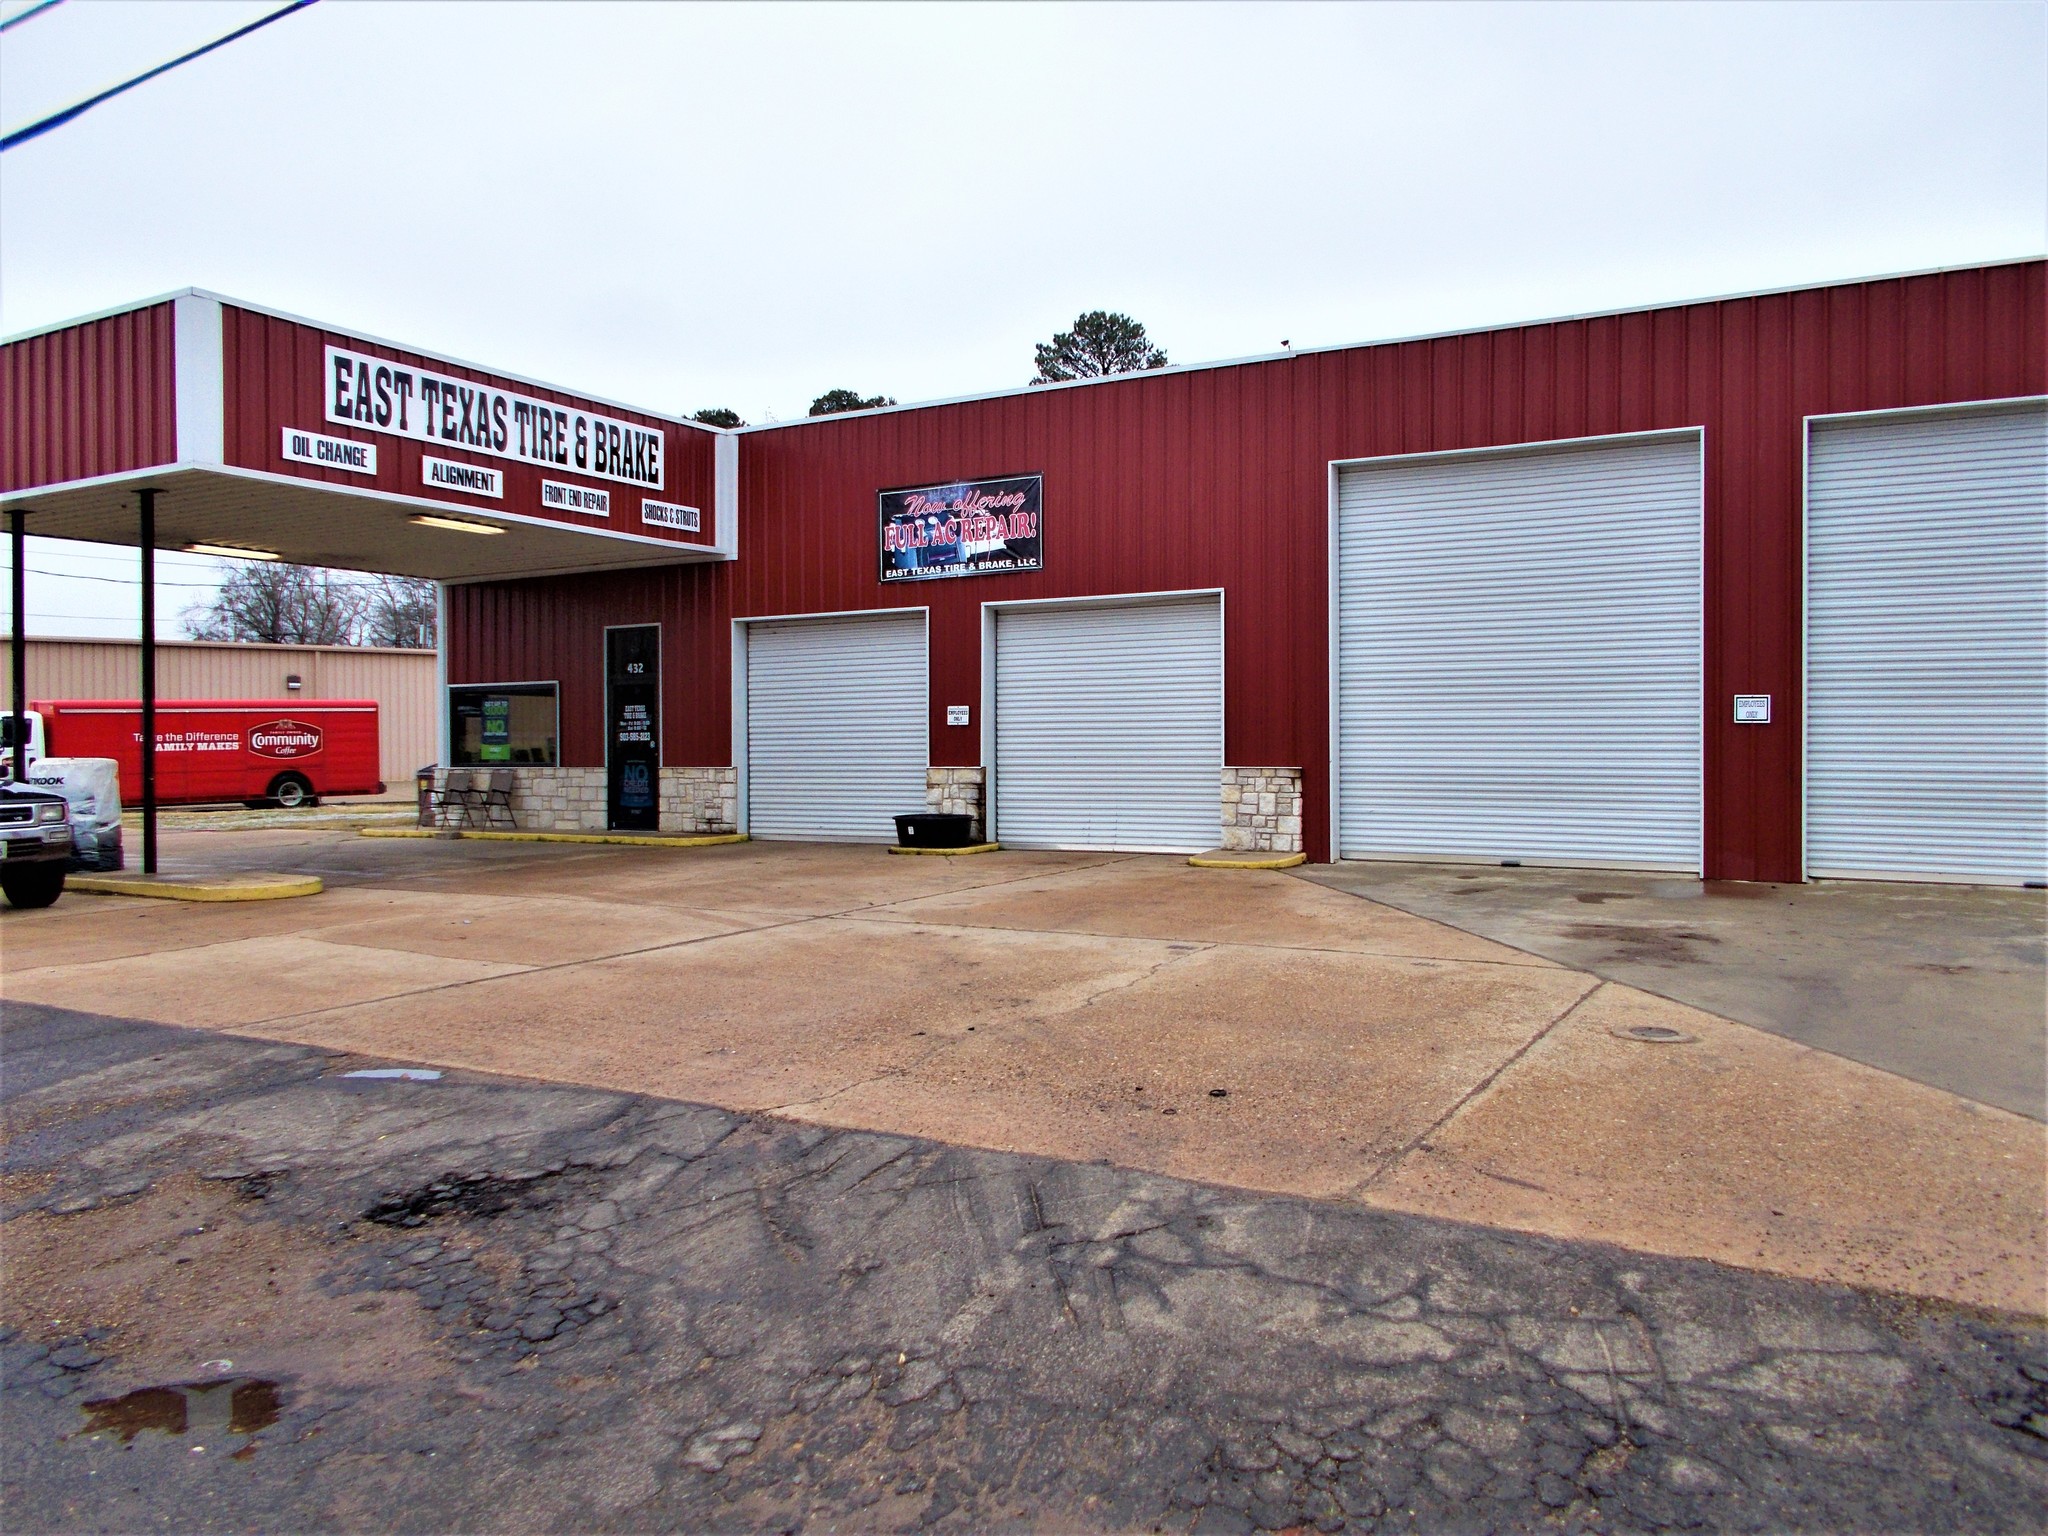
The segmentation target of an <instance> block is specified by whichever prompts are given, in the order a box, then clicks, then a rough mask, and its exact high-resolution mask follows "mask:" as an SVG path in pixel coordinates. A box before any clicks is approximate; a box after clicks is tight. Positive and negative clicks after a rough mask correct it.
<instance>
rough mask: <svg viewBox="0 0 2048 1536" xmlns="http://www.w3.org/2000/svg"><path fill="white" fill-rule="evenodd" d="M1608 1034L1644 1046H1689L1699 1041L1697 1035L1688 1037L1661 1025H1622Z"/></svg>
mask: <svg viewBox="0 0 2048 1536" xmlns="http://www.w3.org/2000/svg"><path fill="white" fill-rule="evenodd" d="M1609 1033H1611V1034H1613V1035H1616V1036H1618V1037H1619V1038H1621V1039H1623V1040H1636V1041H1640V1042H1641V1043H1642V1044H1644V1045H1691V1044H1692V1043H1693V1042H1694V1041H1695V1040H1697V1039H1699V1036H1698V1035H1688V1034H1687V1033H1686V1032H1685V1031H1684V1030H1682V1029H1667V1028H1665V1027H1664V1026H1663V1025H1662V1024H1622V1025H1618V1026H1616V1027H1615V1028H1614V1029H1613V1030H1611V1031H1609Z"/></svg>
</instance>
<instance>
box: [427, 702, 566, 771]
mask: <svg viewBox="0 0 2048 1536" xmlns="http://www.w3.org/2000/svg"><path fill="white" fill-rule="evenodd" d="M560 713H561V712H560V710H559V708H558V707H557V704H556V700H555V685H554V684H553V683H482V684H464V685H462V686H459V687H451V688H450V689H449V690H448V715H449V721H448V726H449V729H448V741H449V748H448V756H449V760H450V766H451V767H456V768H482V767H485V766H497V765H499V764H506V763H511V764H520V763H525V764H529V765H533V766H537V767H550V768H551V767H553V766H554V765H555V763H556V761H557V760H558V759H557V755H556V733H557V721H558V719H559V717H560Z"/></svg>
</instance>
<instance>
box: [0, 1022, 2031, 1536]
mask: <svg viewBox="0 0 2048 1536" xmlns="http://www.w3.org/2000/svg"><path fill="white" fill-rule="evenodd" d="M5 1043H6V1053H7V1054H6V1068H7V1070H6V1073H5V1075H4V1078H0V1129H4V1137H0V1219H4V1220H5V1227H4V1236H5V1241H4V1242H0V1270H4V1274H0V1279H4V1284H0V1502H4V1506H5V1508H6V1511H7V1519H6V1526H7V1529H8V1530H10V1531H59V1530H61V1531H145V1530H177V1531H195V1532H196V1531H223V1532H226V1531H248V1530H274V1531H351V1530H380V1531H386V1530H388V1531H419V1532H446V1531H470V1530H489V1531H504V1532H551V1531H564V1532H584V1531H622V1532H634V1531H763V1532H770V1531H773V1532H792V1531H796V1530H800V1529H801V1530H814V1531H847V1530H850V1531H916V1530H933V1531H937V1532H945V1531H961V1532H983V1531H1034V1530H1035V1531H1153V1532H1176V1533H1181V1536H1247V1533H1249V1532H1251V1531H1252V1530H1253V1529H1255V1528H1256V1529H1260V1530H1267V1531H1282V1532H1290V1531H1291V1532H1294V1533H1296V1536H1305V1533H1306V1531H1307V1530H1308V1529H1309V1528H1310V1527H1313V1528H1314V1529H1316V1530H1317V1531H1319V1532H1324V1533H1336V1532H1343V1531H1356V1532H1375V1533H1395V1532H1428V1533H1432V1536H1439V1533H1446V1532H1457V1533H1472V1536H1480V1533H1499V1532H1509V1531H1513V1532H1523V1531H1527V1532H1542V1533H1552V1536H1555V1533H1563V1532H1578V1533H1587V1536H1590V1533H1597V1532H1620V1531H1640V1532H1651V1531H1655V1532H1664V1531H1670V1532H1679V1531H1700V1530H1725V1531H1759V1530H1765V1531H1802V1532H1822V1531H1840V1532H1859V1533H1860V1532H1870V1531H1987V1532H1988V1531H2011V1532H2031V1531H2035V1530H2038V1528H2039V1525H2040V1512H2041V1509H2042V1508H2043V1505H2044V1501H2048V1334H2044V1331H2043V1330H2042V1329H2041V1328H2040V1327H2039V1326H2035V1325H2030V1324H2027V1323H2024V1322H2020V1321H2017V1320H2014V1319H2009V1318H2005V1319H2001V1318H1992V1317H1986V1316H1984V1315H1982V1314H1980V1313H1976V1312H1973V1311H1971V1310H1969V1309H1959V1308H1955V1307H1949V1306H1943V1305H1938V1304H1930V1303H1926V1302H1921V1301H1914V1300H1901V1299H1899V1298H1890V1297H1884V1296H1877V1295H1872V1294H1870V1293H1867V1292H1861V1291H1856V1290H1853V1289H1850V1288H1848V1287H1843V1286H1831V1285H1822V1284H1817V1283H1814V1282H1811V1281H1800V1280H1788V1279H1782V1278H1777V1277H1772V1276H1767V1275H1758V1274H1753V1273H1748V1272H1745V1271H1743V1270H1740V1269H1734V1268H1730V1267H1728V1266H1725V1265H1719V1264H1708V1263H1703V1262H1700V1261H1698V1260H1688V1259H1671V1258H1658V1257H1651V1256H1645V1255H1641V1254H1635V1253H1630V1252H1628V1251H1627V1250H1625V1249H1620V1248H1616V1247H1613V1246H1611V1245H1609V1244H1603V1243H1567V1242H1561V1241H1558V1240H1556V1239H1553V1238H1544V1237H1532V1236H1526V1235H1520V1234H1513V1233H1504V1232H1500V1231H1498V1230H1491V1229H1487V1228H1483V1227H1475V1226H1472V1225H1469V1224H1466V1223H1462V1222H1451V1221H1440V1220H1434V1219H1431V1218H1429V1217H1424V1216H1414V1215H1403V1214H1399V1213H1392V1212H1386V1211H1376V1210H1371V1209H1367V1208H1365V1207H1364V1206H1362V1205H1360V1204H1358V1203H1356V1202H1351V1201H1338V1200H1305V1199H1299V1198H1294V1197H1289V1196H1285V1195H1253V1194H1247V1193H1245V1192H1243V1191H1238V1190H1227V1189H1219V1188H1217V1187H1215V1186H1214V1185H1207V1184H1194V1183H1187V1182H1183V1181H1180V1180H1175V1179H1169V1178H1165V1177H1162V1176H1160V1175H1157V1174H1149V1173H1140V1172H1134V1171H1131V1170H1128V1169H1121V1168H1111V1167H1105V1166H1103V1165H1101V1164H1097V1163H1088V1162H1074V1161H1070V1160H1055V1159H1051V1158H1035V1157H1021V1156H1017V1155H1014V1154H1008V1153H1001V1152H989V1151H981V1150H975V1149H972V1148H961V1147H949V1146H945V1145H942V1144H939V1143H935V1142H931V1141H926V1140H922V1139H919V1138H916V1137H908V1136H897V1135H883V1134H878V1133H874V1132H868V1131H855V1130H835V1129H832V1128H829V1127H825V1126H819V1125H811V1124H805V1123H803V1122H801V1121H795V1120H790V1119H787V1118H780V1117H775V1116H768V1115H742V1114H737V1113H734V1112H732V1111H729V1110H722V1109H716V1108H710V1107H706V1106H703V1105H693V1104H687V1103H677V1102H675V1101H674V1100H671V1099H654V1098H648V1097H645V1096H640V1095H633V1094H622V1093H617V1092H611V1091H605V1090H599V1089H592V1088H582V1087H571V1086H565V1085H561V1084H554V1083H535V1082H531V1081H525V1080H519V1079H507V1078H494V1077H490V1076H486V1075H483V1074H478V1073H472V1072H467V1071H462V1070H454V1071H450V1072H448V1073H447V1074H446V1075H445V1076H443V1077H441V1078H440V1079H439V1080H436V1081H430V1082H414V1081H403V1080H399V1081H393V1080H388V1079H386V1080H378V1079H362V1078H356V1077H352V1076H351V1075H350V1074H351V1073H352V1072H353V1071H355V1070H358V1069H361V1068H364V1067H375V1066H379V1065H381V1064H382V1062H383V1060H384V1058H371V1059H368V1060H366V1059H364V1058H362V1057H357V1056H348V1055H337V1054H335V1053H331V1052H328V1051H324V1050H320V1049H315V1048H312V1047H308V1046H300V1045H280V1044H274V1043H266V1042H261V1041H251V1040H247V1039H240V1038H235V1037H233V1036H230V1035H226V1034H222V1033H219V1032H215V1031H196V1030H190V1029H179V1028H173V1027H168V1026H163V1025H154V1024H146V1023H137V1022H133V1021H124V1020H119V1019H109V1018H103V1017H96V1016H92V1015H84V1014H77V1013H69V1012H65V1011H63V1010H59V1009H48V1008H43V1007H40V1006H38V1005H35V1004H22V1003H14V1004H11V1005H10V1006H9V1008H8V1010H7V1020H6V1042H5ZM1234 1097H1235V1095H1234V1094H1233V1098H1234Z"/></svg>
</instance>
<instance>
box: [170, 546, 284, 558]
mask: <svg viewBox="0 0 2048 1536" xmlns="http://www.w3.org/2000/svg"><path fill="white" fill-rule="evenodd" d="M185 553H186V554H188V555H218V556H220V558H221V559H223V560H275V559H276V558H277V551H276V550H274V549H244V548H243V547H242V546H241V545H239V544H187V545H186V546H185Z"/></svg>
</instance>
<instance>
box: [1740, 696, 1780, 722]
mask: <svg viewBox="0 0 2048 1536" xmlns="http://www.w3.org/2000/svg"><path fill="white" fill-rule="evenodd" d="M1735 723H1736V724H1737V725H1769V724H1770V723H1771V696H1770V695H1769V694H1768V693H1738V694H1737V695H1735Z"/></svg>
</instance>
